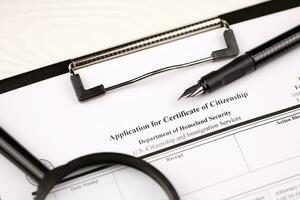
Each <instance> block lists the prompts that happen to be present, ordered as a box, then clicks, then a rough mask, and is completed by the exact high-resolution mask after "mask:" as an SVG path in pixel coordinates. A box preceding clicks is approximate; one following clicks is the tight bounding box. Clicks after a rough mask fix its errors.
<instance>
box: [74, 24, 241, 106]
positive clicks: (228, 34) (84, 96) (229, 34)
mask: <svg viewBox="0 0 300 200" xmlns="http://www.w3.org/2000/svg"><path fill="white" fill-rule="evenodd" d="M208 22H210V24H209V26H208V25H207V23H208ZM201 23H202V24H201V26H202V29H203V30H201V32H204V31H208V30H212V29H216V28H218V27H225V28H226V30H225V31H224V33H223V35H224V39H225V42H226V48H224V49H220V50H216V51H213V52H212V53H211V55H210V56H209V57H206V58H202V59H199V60H195V61H192V62H188V63H183V64H178V65H172V66H168V67H164V68H160V69H158V70H154V71H152V72H148V73H146V74H143V75H141V76H139V77H136V78H133V79H131V80H128V81H125V82H122V83H119V84H116V85H113V86H110V87H107V88H105V87H104V86H103V85H102V84H101V85H98V86H96V87H93V88H90V89H85V88H84V86H83V83H82V80H81V78H80V75H79V74H78V73H75V70H77V69H80V68H83V67H85V66H89V65H92V64H95V63H99V62H103V61H104V60H108V59H111V58H113V57H118V56H122V55H126V54H129V53H132V52H136V51H139V50H142V49H145V45H147V43H149V41H147V40H151V39H152V40H153V37H158V38H156V40H155V41H157V43H159V44H161V43H166V42H168V41H165V42H162V41H163V39H165V40H169V39H170V36H168V35H169V34H170V32H172V31H170V32H165V33H163V34H158V35H157V36H153V37H149V38H144V39H142V40H137V41H135V42H132V43H128V44H125V45H120V46H118V47H114V48H111V49H107V50H104V51H101V52H98V53H93V54H91V55H87V56H83V57H80V58H76V59H73V60H72V62H71V63H70V65H69V71H70V73H71V77H70V79H71V82H72V85H73V88H74V90H75V93H76V96H77V98H78V100H79V101H80V102H82V101H86V100H89V99H91V98H93V97H97V96H101V95H104V94H105V93H106V92H108V91H111V90H115V89H117V88H120V87H124V86H127V85H130V84H133V83H135V82H138V81H140V80H143V79H145V78H148V77H150V76H154V75H156V74H159V73H163V72H166V71H170V70H175V69H180V68H186V67H190V66H194V65H197V64H200V63H204V62H209V61H218V60H223V59H227V58H232V57H235V56H237V55H238V54H239V48H238V44H237V41H236V39H235V36H234V33H233V30H232V29H230V28H229V25H228V23H227V22H226V21H225V20H222V19H219V18H216V19H212V20H210V21H209V20H208V21H204V22H201ZM203 23H204V24H203ZM195 25H198V26H199V24H194V25H190V26H195ZM190 26H186V27H183V28H181V29H175V30H173V32H174V31H177V32H178V31H182V29H189V28H191V27H190ZM198 29H199V28H198ZM198 29H197V28H196V27H193V29H192V30H198ZM185 31H186V34H188V33H190V31H189V30H185ZM198 33H199V30H198ZM172 34H174V33H172ZM177 37H181V38H182V36H177ZM186 37H187V36H186ZM176 39H178V38H176ZM173 40H174V39H173ZM155 41H154V42H153V41H152V43H149V44H153V43H155ZM139 43H142V44H139ZM143 44H144V45H143ZM159 44H156V45H159ZM126 45H127V47H126ZM132 45H135V46H134V47H132ZM152 46H154V45H152ZM118 48H119V49H118ZM124 48H125V49H124ZM148 48H149V47H148Z"/></svg>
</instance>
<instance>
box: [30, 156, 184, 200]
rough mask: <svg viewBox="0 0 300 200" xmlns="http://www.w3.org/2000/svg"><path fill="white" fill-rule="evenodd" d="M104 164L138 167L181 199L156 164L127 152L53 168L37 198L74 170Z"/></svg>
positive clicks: (172, 198) (42, 199)
mask: <svg viewBox="0 0 300 200" xmlns="http://www.w3.org/2000/svg"><path fill="white" fill-rule="evenodd" d="M102 164H113V165H124V166H127V167H132V168H134V169H137V170H139V171H141V172H143V173H144V174H146V175H148V176H150V177H151V178H152V179H153V180H155V181H156V182H157V183H158V184H159V185H160V186H161V187H162V188H163V190H164V191H165V192H166V194H167V196H168V197H169V199H170V200H180V198H179V195H178V193H177V191H176V190H175V188H174V187H173V185H172V184H171V182H170V181H169V180H168V179H167V178H166V177H165V175H163V174H162V173H161V172H160V171H159V170H157V169H156V168H155V167H154V166H152V165H151V164H149V163H147V162H145V161H144V160H142V159H139V158H136V157H133V156H130V155H127V154H121V153H110V152H107V153H95V154H89V155H86V156H82V157H79V158H77V159H74V160H72V161H70V162H69V163H67V164H65V165H62V166H60V167H57V168H55V169H53V170H52V171H50V172H49V173H47V174H46V176H45V177H44V178H43V179H42V181H41V182H40V184H39V186H38V190H37V193H36V197H35V200H45V198H46V197H47V195H48V194H49V192H50V191H51V190H52V189H53V188H54V187H55V185H57V184H58V183H59V182H60V181H61V180H62V179H63V178H65V177H66V176H68V175H70V174H72V173H73V172H76V171H78V170H80V169H82V168H85V167H90V166H93V165H102Z"/></svg>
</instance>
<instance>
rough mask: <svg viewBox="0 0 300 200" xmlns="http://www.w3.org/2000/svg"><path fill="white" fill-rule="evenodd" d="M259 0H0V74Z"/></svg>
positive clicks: (27, 67) (25, 70)
mask: <svg viewBox="0 0 300 200" xmlns="http://www.w3.org/2000/svg"><path fill="white" fill-rule="evenodd" d="M259 2H262V0H210V1H204V0H185V1H179V0H177V1H174V0H172V1H171V0H112V1H111V0H93V1H86V0H73V1H56V0H43V1H38V0H23V1H17V0H11V1H5V0H2V2H1V7H0V24H1V26H0V79H4V78H7V77H11V76H14V75H17V74H20V73H24V72H27V71H30V70H33V69H36V68H39V67H43V66H46V65H49V64H52V63H56V62H59V61H62V60H66V59H69V58H74V57H78V56H81V55H85V54H88V53H91V52H95V51H98V50H101V49H105V48H108V47H111V46H114V45H118V44H122V43H124V42H128V41H132V40H135V39H138V38H141V37H144V36H148V35H151V34H155V33H158V32H161V31H165V30H168V29H172V28H175V27H179V26H182V25H186V24H190V23H193V22H197V21H201V20H203V19H207V18H209V17H214V16H217V15H219V14H222V13H226V12H229V11H232V10H236V9H238V8H242V7H246V6H249V5H253V4H257V3H259Z"/></svg>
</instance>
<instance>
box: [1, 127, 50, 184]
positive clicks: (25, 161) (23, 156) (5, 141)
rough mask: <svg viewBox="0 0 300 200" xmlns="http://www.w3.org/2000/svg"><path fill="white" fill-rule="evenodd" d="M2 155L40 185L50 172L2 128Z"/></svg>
mask: <svg viewBox="0 0 300 200" xmlns="http://www.w3.org/2000/svg"><path fill="white" fill-rule="evenodd" d="M0 153H2V154H3V155H4V156H5V157H6V158H7V159H8V160H10V161H11V162H12V163H13V164H15V165H16V166H17V167H18V168H20V169H21V170H22V171H23V172H25V173H26V174H27V175H28V176H30V177H31V178H32V179H33V180H35V181H36V182H37V183H39V182H40V181H41V180H42V178H43V177H44V176H45V174H46V173H47V172H49V170H48V169H47V168H46V167H45V165H43V163H41V162H40V161H39V160H38V159H37V158H36V157H35V156H33V155H32V154H31V153H30V152H29V151H28V150H26V149H25V148H24V147H23V146H22V145H21V144H20V143H18V142H17V141H16V140H15V139H14V138H13V137H12V136H10V135H9V134H8V133H7V132H6V131H5V130H4V129H3V128H2V127H0Z"/></svg>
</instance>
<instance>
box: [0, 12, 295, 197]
mask: <svg viewBox="0 0 300 200" xmlns="http://www.w3.org/2000/svg"><path fill="white" fill-rule="evenodd" d="M299 13H300V8H295V9H291V10H288V11H284V12H280V13H277V14H273V15H269V16H265V17H262V18H259V19H255V20H251V21H247V22H243V23H240V24H236V25H234V26H232V28H233V30H234V31H235V35H236V37H237V40H238V42H239V46H240V49H241V52H244V51H246V50H249V49H251V48H252V47H255V46H256V45H258V44H260V43H262V42H264V41H266V40H268V39H269V38H272V37H274V36H276V35H278V34H280V33H282V32H283V31H285V30H288V29H290V28H292V27H294V26H296V25H298V23H299V21H300V14H299ZM221 34H222V31H221V30H217V31H213V32H207V33H205V34H201V35H198V36H195V37H191V38H187V39H184V40H180V41H176V42H174V43H170V44H167V45H163V46H160V47H156V48H153V49H149V50H147V51H143V52H139V53H136V54H133V55H129V56H126V57H122V58H118V59H115V60H112V61H109V62H105V63H102V64H98V65H95V66H93V67H89V68H86V69H84V70H81V71H80V72H79V73H80V75H81V77H82V79H83V81H84V84H86V85H87V87H88V86H92V85H96V84H99V81H101V82H102V83H103V84H104V85H106V86H109V85H111V84H113V83H118V82H120V81H122V80H126V79H128V78H131V77H133V76H135V75H138V74H141V73H144V72H148V71H150V70H152V69H155V68H159V67H162V66H166V65H170V64H177V63H181V62H185V61H191V60H194V59H198V58H201V57H205V56H207V55H209V54H210V52H211V51H213V50H216V49H219V48H222V47H224V44H223V43H222V42H223V38H222V36H221ZM299 55H300V49H299V48H298V49H295V50H293V51H291V52H290V53H288V54H286V55H284V56H282V57H281V58H279V59H277V60H274V61H273V62H271V63H268V66H265V67H264V68H262V69H259V70H258V71H257V72H255V73H253V74H251V75H249V76H247V77H245V78H243V79H241V80H238V81H236V82H234V83H233V84H230V85H229V86H227V87H225V88H222V89H221V90H219V91H216V92H215V93H213V94H210V95H206V96H203V97H201V98H193V99H189V100H184V101H179V102H178V101H177V98H178V96H179V95H180V94H181V93H182V92H183V91H184V89H186V87H188V86H190V85H192V84H194V83H195V81H197V80H198V79H199V78H200V76H202V75H204V74H206V73H207V72H209V71H211V70H213V69H216V68H218V67H221V66H222V65H224V64H225V63H227V62H228V61H224V62H219V63H210V64H205V65H201V66H198V67H194V68H191V69H184V70H178V71H176V72H175V71H174V72H169V73H166V74H163V75H159V76H157V77H153V78H151V79H148V80H145V81H143V82H140V83H137V84H135V85H132V86H129V87H126V88H124V89H120V90H118V91H115V92H113V93H110V94H107V95H106V96H104V97H101V98H97V99H94V100H92V101H89V102H86V103H78V102H77V99H76V97H75V95H74V91H73V89H72V86H71V83H70V81H69V75H68V74H66V75H62V76H59V77H55V78H52V79H49V80H46V81H43V82H40V83H36V84H33V85H30V86H28V87H25V88H21V89H18V90H15V91H11V92H8V93H6V94H3V95H1V96H0V110H1V113H0V123H1V126H3V127H4V128H5V129H6V130H7V131H8V132H9V133H11V134H12V135H13V136H14V137H15V138H16V139H17V140H18V141H20V142H21V143H22V144H23V145H24V146H25V147H27V148H28V149H29V150H30V151H31V152H32V153H34V154H35V155H36V156H37V157H39V158H41V159H46V160H49V161H50V162H51V163H52V164H53V165H55V166H58V165H61V164H64V163H66V162H67V161H69V160H71V159H73V158H76V157H78V156H82V155H85V154H88V153H94V152H103V151H115V152H122V153H128V154H131V155H135V156H144V157H145V159H146V160H147V161H149V162H151V163H152V164H153V165H155V166H156V167H157V168H158V169H160V170H161V171H162V172H163V173H164V174H165V175H166V176H167V177H168V178H169V179H170V180H171V182H172V183H173V184H174V185H175V187H176V189H177V190H178V192H179V194H180V195H181V197H182V199H186V200H195V199H197V200H198V199H233V198H234V199H268V200H273V199H282V200H284V199H288V198H290V199H292V196H293V195H294V196H296V195H297V194H298V190H299V188H298V185H299V181H298V174H299V172H300V170H299V169H300V159H299V157H298V156H299V154H300V147H299V145H298V144H299V140H300V137H299V136H298V130H299V128H300V123H299V121H298V120H300V118H299V116H300V110H299V102H300V101H299V99H300V98H299V95H300V90H299V85H300V68H299V63H298V57H299ZM0 161H1V171H0V177H1V181H0V188H1V191H0V195H1V198H2V199H1V200H10V199H32V196H31V192H33V191H34V190H35V188H34V187H30V185H29V184H28V183H26V179H25V178H24V176H22V175H21V174H22V173H21V172H19V171H18V169H16V168H14V167H12V165H11V164H10V163H9V162H8V161H6V160H5V159H4V158H3V159H1V160H0ZM2 166H3V167H2ZM2 168H3V169H2ZM8 174H14V178H11V177H12V176H9V178H6V177H8ZM17 175H18V176H17ZM128 175H132V176H133V177H136V179H135V180H131V179H130V180H128ZM2 177H3V178H2ZM18 177H19V178H18ZM129 177H130V176H129ZM139 177H140V178H141V179H139ZM2 180H3V181H2ZM129 183H130V184H129ZM16 186H19V187H20V188H18V191H19V192H18V193H17V194H16V192H15V191H12V190H10V188H15V187H16ZM140 188H144V189H140ZM145 188H147V190H145ZM290 188H294V189H293V190H292V189H290ZM84 191H85V192H84ZM137 193H141V194H142V195H143V199H165V196H164V195H163V193H162V191H160V189H159V188H158V186H156V185H155V184H154V183H153V182H151V180H148V179H145V178H142V175H141V174H138V173H136V172H134V171H132V170H130V169H127V168H125V169H123V168H122V169H106V170H103V171H100V172H96V173H94V174H91V175H89V176H88V177H83V178H80V179H79V180H78V179H77V180H73V181H71V183H65V184H63V185H61V186H59V187H58V188H56V190H55V192H54V193H53V194H52V196H51V197H50V198H52V199H56V200H60V199H82V195H83V197H85V198H88V199H96V198H98V195H99V194H101V196H105V197H107V199H123V200H127V199H130V200H131V199H137V198H139V199H140V196H138V197H137V196H136V195H137ZM74 194H75V197H76V198H74ZM87 195H88V196H87ZM50 198H49V199H50ZM293 198H294V199H295V198H296V197H293Z"/></svg>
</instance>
